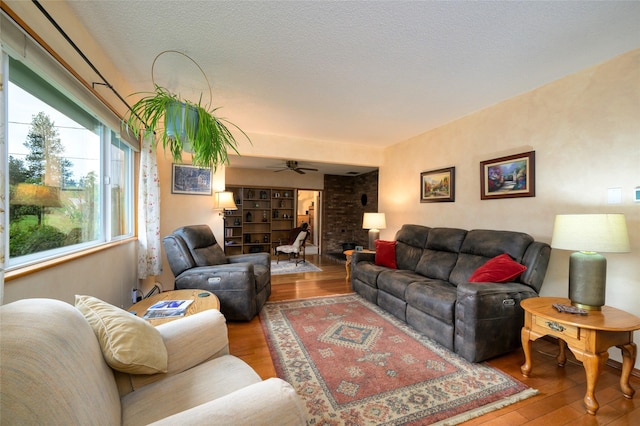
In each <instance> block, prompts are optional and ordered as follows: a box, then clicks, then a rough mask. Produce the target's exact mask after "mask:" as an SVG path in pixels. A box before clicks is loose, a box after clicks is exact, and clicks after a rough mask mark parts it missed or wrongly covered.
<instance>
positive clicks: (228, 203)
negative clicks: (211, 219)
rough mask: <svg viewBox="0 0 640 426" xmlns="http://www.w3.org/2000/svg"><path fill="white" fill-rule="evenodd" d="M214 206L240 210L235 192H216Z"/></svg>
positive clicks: (220, 208)
mask: <svg viewBox="0 0 640 426" xmlns="http://www.w3.org/2000/svg"><path fill="white" fill-rule="evenodd" d="M213 208H214V209H219V210H238V206H236V202H235V201H234V200H233V192H231V191H223V192H216V194H215V197H214V201H213Z"/></svg>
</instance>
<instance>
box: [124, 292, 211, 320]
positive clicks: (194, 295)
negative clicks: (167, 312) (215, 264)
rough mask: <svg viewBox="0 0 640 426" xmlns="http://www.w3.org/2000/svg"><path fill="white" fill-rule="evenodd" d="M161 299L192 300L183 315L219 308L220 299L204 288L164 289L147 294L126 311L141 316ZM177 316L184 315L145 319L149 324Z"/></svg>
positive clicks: (174, 318) (173, 318)
mask: <svg viewBox="0 0 640 426" xmlns="http://www.w3.org/2000/svg"><path fill="white" fill-rule="evenodd" d="M201 294H208V296H205V297H202V296H200V295H201ZM161 300H193V303H192V304H191V305H189V307H188V308H187V312H186V314H185V315H184V316H189V315H193V314H197V313H198V312H202V311H206V310H208V309H218V310H219V309H220V300H219V299H218V297H217V296H216V295H215V294H213V293H211V292H209V291H206V290H198V289H188V290H172V291H165V292H162V293H160V294H154V295H153V296H149V297H147V298H146V299H142V300H141V301H139V302H138V303H136V304H134V305H133V306H131V307H130V308H129V309H128V311H129V312H135V313H136V316H139V317H141V318H142V317H143V316H144V314H145V313H146V312H147V309H149V307H150V306H151V305H153V304H154V303H157V302H160V301H161ZM178 318H184V317H168V318H152V319H147V321H149V323H150V324H151V325H160V324H164V323H165V322H169V321H173V320H176V319H178Z"/></svg>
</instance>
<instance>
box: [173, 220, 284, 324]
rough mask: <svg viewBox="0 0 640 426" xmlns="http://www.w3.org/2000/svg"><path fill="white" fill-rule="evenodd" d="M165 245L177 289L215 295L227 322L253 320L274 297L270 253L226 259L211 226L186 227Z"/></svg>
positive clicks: (242, 255)
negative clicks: (198, 290)
mask: <svg viewBox="0 0 640 426" xmlns="http://www.w3.org/2000/svg"><path fill="white" fill-rule="evenodd" d="M162 243H163V245H164V249H165V252H166V254H167V260H168V261H169V266H170V267H171V272H173V275H174V276H175V288H177V289H189V288H198V289H203V290H208V291H210V292H212V293H213V294H215V295H216V296H217V297H218V299H220V312H222V313H223V314H224V316H225V318H226V319H227V320H238V321H249V320H251V319H252V318H253V317H254V316H256V315H257V314H258V312H260V310H261V309H262V306H264V304H265V302H266V301H267V299H268V298H269V296H270V295H271V258H270V256H269V254H268V253H252V254H240V255H235V256H226V255H225V253H224V251H223V250H222V248H221V247H220V245H219V244H218V243H217V242H216V238H215V236H214V235H213V232H212V231H211V228H209V226H208V225H193V226H183V227H182V228H178V229H176V230H175V231H173V233H171V235H167V236H166V237H164V238H163V239H162Z"/></svg>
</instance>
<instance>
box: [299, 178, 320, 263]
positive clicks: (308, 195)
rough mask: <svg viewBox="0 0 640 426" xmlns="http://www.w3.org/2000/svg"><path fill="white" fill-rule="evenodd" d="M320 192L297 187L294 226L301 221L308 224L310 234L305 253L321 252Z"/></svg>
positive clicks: (300, 223)
mask: <svg viewBox="0 0 640 426" xmlns="http://www.w3.org/2000/svg"><path fill="white" fill-rule="evenodd" d="M321 197H322V192H321V191H313V190H306V189H298V199H297V202H296V205H297V212H298V215H297V220H296V226H301V225H302V223H303V222H306V223H308V224H309V230H310V234H309V237H308V238H307V243H306V246H305V247H306V248H305V251H306V253H307V254H322V253H321V249H320V247H322V220H321V218H322V211H321V209H322V202H321V201H322V199H321Z"/></svg>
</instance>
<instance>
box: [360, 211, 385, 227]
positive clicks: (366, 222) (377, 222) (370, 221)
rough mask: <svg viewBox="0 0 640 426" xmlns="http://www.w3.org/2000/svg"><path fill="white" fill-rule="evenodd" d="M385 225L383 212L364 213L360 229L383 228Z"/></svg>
mask: <svg viewBox="0 0 640 426" xmlns="http://www.w3.org/2000/svg"><path fill="white" fill-rule="evenodd" d="M386 227H387V221H386V219H385V217H384V213H365V214H364V217H363V218H362V229H385V228H386Z"/></svg>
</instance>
